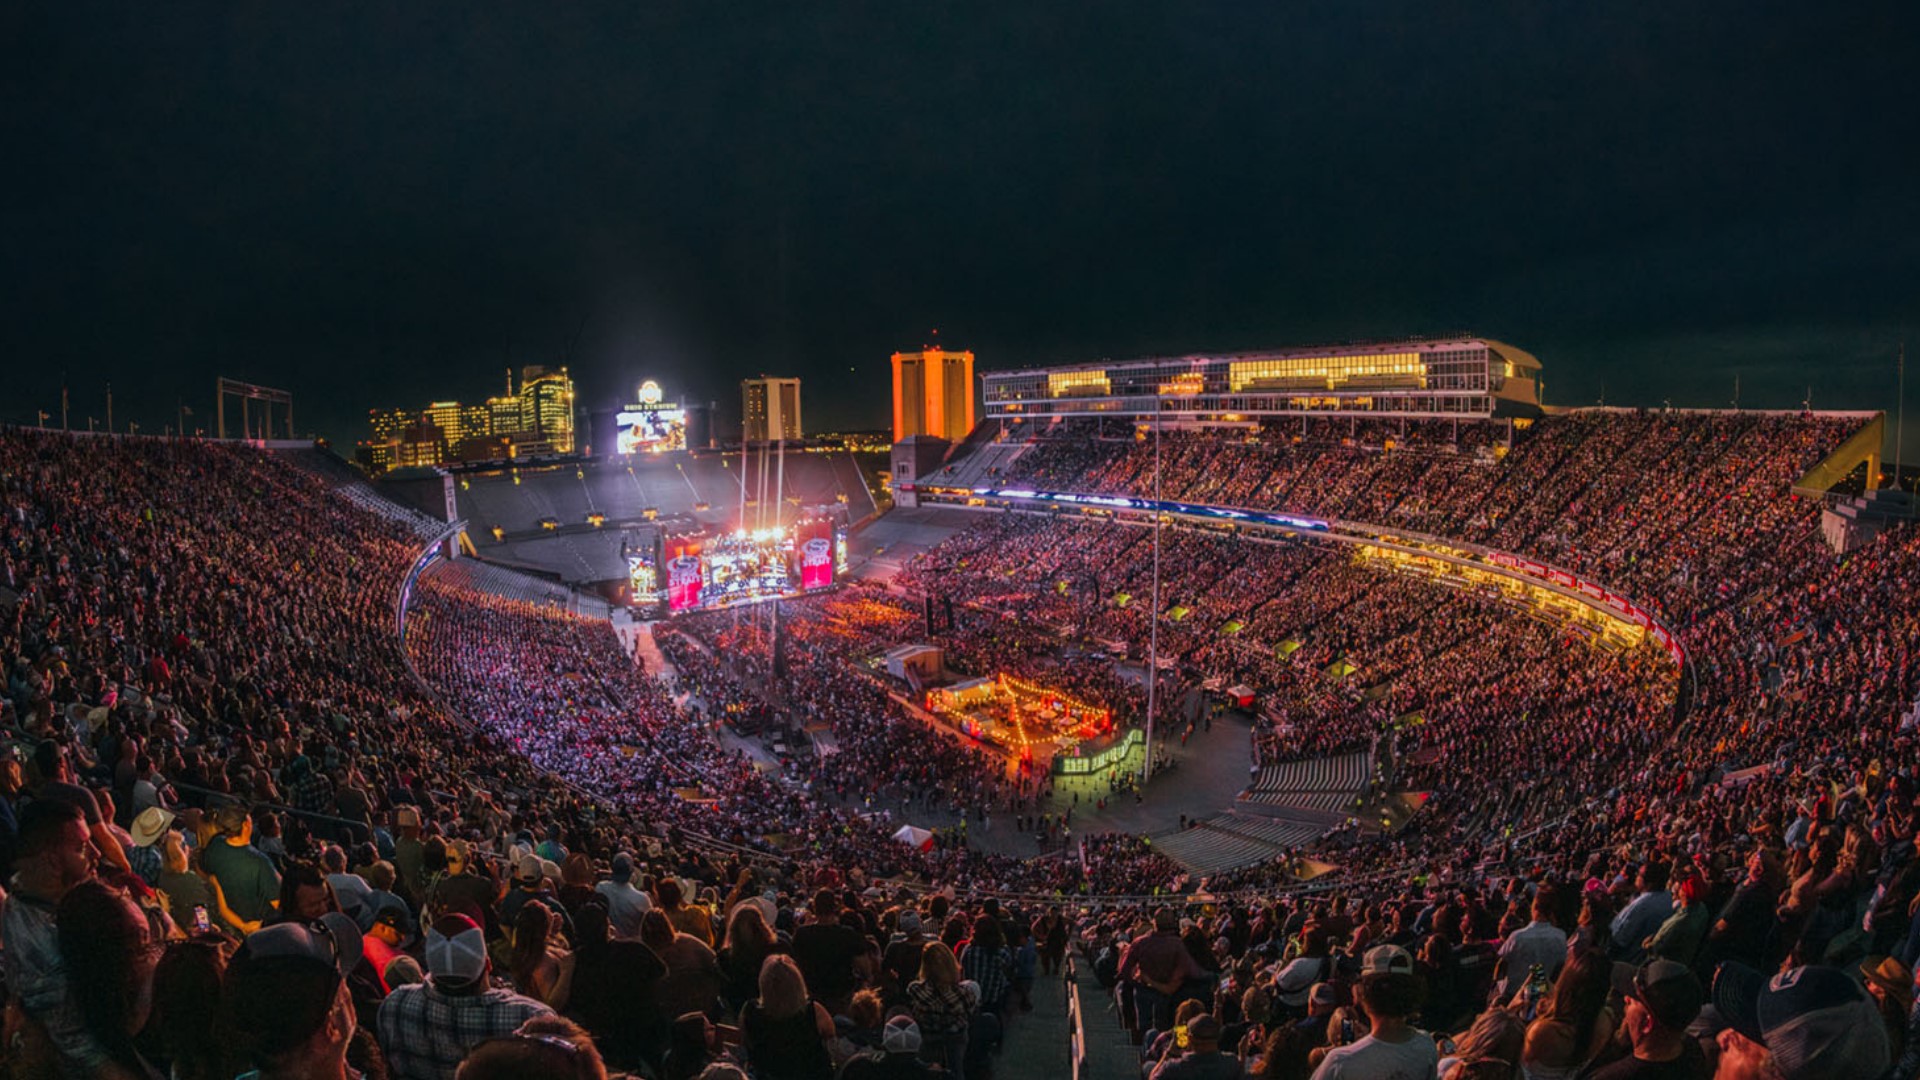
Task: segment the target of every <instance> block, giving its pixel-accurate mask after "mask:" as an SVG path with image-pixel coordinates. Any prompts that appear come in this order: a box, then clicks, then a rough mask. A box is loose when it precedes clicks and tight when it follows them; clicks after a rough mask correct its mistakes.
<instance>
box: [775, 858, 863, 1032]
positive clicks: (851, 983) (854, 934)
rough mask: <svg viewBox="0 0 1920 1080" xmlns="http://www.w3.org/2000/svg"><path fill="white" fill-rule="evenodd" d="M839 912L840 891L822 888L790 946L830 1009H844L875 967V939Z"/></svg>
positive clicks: (815, 991)
mask: <svg viewBox="0 0 1920 1080" xmlns="http://www.w3.org/2000/svg"><path fill="white" fill-rule="evenodd" d="M840 916H841V902H840V897H839V896H838V894H836V893H835V892H834V891H833V890H832V889H821V890H819V891H818V892H816V893H815V894H814V896H813V903H812V904H811V905H810V906H809V907H808V909H807V921H806V922H805V923H804V924H802V925H800V926H799V927H796V928H795V929H794V931H793V944H792V947H791V952H792V954H793V959H794V960H795V962H797V963H798V964H799V965H800V971H801V973H802V974H803V975H805V976H806V979H807V985H808V986H809V987H812V988H813V993H814V995H815V998H816V999H817V1000H818V1001H819V1002H820V1003H821V1004H822V1005H825V1006H826V1007H827V1009H828V1011H829V1013H840V1012H845V1011H846V1008H847V1003H848V1002H849V1001H851V1000H852V999H853V991H854V990H855V989H856V988H857V987H858V986H859V984H860V982H861V981H862V980H864V979H866V978H868V977H870V975H871V973H872V970H873V959H872V955H871V954H872V953H873V951H874V945H873V942H872V941H871V940H869V939H868V938H867V936H866V935H865V934H863V933H861V932H860V931H859V930H856V929H855V928H853V927H851V926H848V925H846V924H844V923H843V922H842V921H841V917H840Z"/></svg>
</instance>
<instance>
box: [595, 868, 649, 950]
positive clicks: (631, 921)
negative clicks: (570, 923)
mask: <svg viewBox="0 0 1920 1080" xmlns="http://www.w3.org/2000/svg"><path fill="white" fill-rule="evenodd" d="M593 888H594V891H595V892H597V893H599V894H600V896H601V898H602V899H604V900H605V901H606V904H607V919H608V921H609V923H610V924H611V925H612V927H613V936H614V937H616V938H619V939H620V940H622V941H638V940H639V939H640V917H641V916H643V915H645V914H646V913H647V912H648V911H650V910H652V909H653V900H652V898H651V897H649V896H647V894H646V892H645V891H643V890H641V889H638V888H635V887H634V884H633V855H632V853H631V852H626V851H622V852H620V853H618V854H616V855H615V856H614V857H613V869H612V871H611V872H610V873H609V874H608V875H607V877H606V878H605V879H604V880H602V881H600V882H599V883H598V884H596V885H594V887H593Z"/></svg>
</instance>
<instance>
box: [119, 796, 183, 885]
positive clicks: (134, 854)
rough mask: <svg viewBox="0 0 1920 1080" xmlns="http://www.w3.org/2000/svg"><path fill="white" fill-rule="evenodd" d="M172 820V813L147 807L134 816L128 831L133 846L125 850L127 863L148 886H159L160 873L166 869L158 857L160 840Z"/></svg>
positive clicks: (171, 823)
mask: <svg viewBox="0 0 1920 1080" xmlns="http://www.w3.org/2000/svg"><path fill="white" fill-rule="evenodd" d="M173 818H174V814H173V811H171V810H164V809H162V808H160V807H158V806H149V807H147V808H146V809H145V810H142V811H140V813H138V814H136V815H135V816H134V819H133V828H132V829H131V830H129V835H131V836H132V837H133V846H132V847H130V848H128V849H127V861H128V862H129V863H132V864H133V872H134V873H136V874H139V875H140V880H142V881H144V882H146V883H147V884H148V885H154V886H157V885H159V884H160V872H161V871H162V870H165V869H166V860H164V859H162V858H161V856H160V838H161V837H162V836H164V835H166V832H167V830H168V829H170V828H172V827H173Z"/></svg>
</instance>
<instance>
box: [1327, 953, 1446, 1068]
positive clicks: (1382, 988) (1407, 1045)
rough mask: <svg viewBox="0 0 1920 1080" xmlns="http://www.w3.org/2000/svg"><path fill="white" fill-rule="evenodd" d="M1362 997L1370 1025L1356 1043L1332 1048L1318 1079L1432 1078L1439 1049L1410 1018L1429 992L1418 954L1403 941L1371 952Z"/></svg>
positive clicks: (1362, 974) (1366, 961)
mask: <svg viewBox="0 0 1920 1080" xmlns="http://www.w3.org/2000/svg"><path fill="white" fill-rule="evenodd" d="M1357 996H1358V998H1359V1001H1360V1006H1361V1008H1363V1009H1365V1010H1366V1013H1367V1019H1368V1021H1370V1023H1371V1028H1370V1029H1369V1030H1368V1032H1367V1034H1366V1035H1365V1036H1364V1037H1362V1038H1361V1039H1359V1040H1358V1041H1357V1042H1353V1043H1349V1044H1348V1045H1346V1046H1342V1047H1339V1048H1337V1049H1335V1050H1332V1051H1330V1052H1329V1053H1328V1054H1327V1056H1326V1057H1325V1058H1324V1059H1322V1060H1321V1062H1320V1067H1319V1068H1318V1069H1316V1070H1314V1073H1313V1080H1432V1077H1433V1076H1434V1075H1435V1073H1436V1072H1437V1071H1438V1069H1439V1067H1440V1049H1439V1047H1437V1046H1435V1045H1434V1042H1433V1039H1432V1038H1431V1037H1430V1036H1428V1035H1427V1033H1426V1032H1424V1031H1421V1030H1419V1029H1418V1028H1415V1027H1414V1026H1413V1025H1412V1024H1410V1023H1408V1022H1407V1019H1408V1018H1409V1017H1411V1016H1412V1015H1413V1014H1414V1013H1415V1012H1417V1011H1418V1010H1419V1008H1420V1001H1421V999H1422V998H1423V997H1424V996H1425V988H1424V987H1422V986H1421V984H1420V978H1419V976H1417V975H1415V974H1414V973H1413V956H1412V955H1411V954H1409V953H1408V952H1407V950H1405V949H1403V948H1401V947H1399V946H1398V945H1380V946H1377V947H1375V948H1372V949H1369V950H1367V955H1366V957H1365V958H1364V959H1363V960H1362V961H1361V964H1360V987H1359V994H1358V995H1357Z"/></svg>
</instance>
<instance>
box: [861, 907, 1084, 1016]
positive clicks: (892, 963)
mask: <svg viewBox="0 0 1920 1080" xmlns="http://www.w3.org/2000/svg"><path fill="white" fill-rule="evenodd" d="M894 926H895V932H894V934H893V937H892V938H891V939H890V940H889V941H888V942H887V947H886V950H885V951H884V952H883V953H882V954H881V957H880V985H881V988H882V990H883V991H884V993H885V995H886V1000H887V1001H888V1003H889V1004H897V1003H899V1002H900V1001H901V1000H903V999H904V998H905V996H906V992H907V984H908V983H910V982H912V981H913V980H914V977H915V976H917V975H918V974H920V954H921V952H923V951H925V949H926V947H927V935H926V934H925V933H924V932H923V926H924V924H923V923H922V922H921V919H920V913H919V912H918V911H915V910H914V909H912V908H904V909H902V910H901V912H900V916H899V919H898V920H897V921H896V922H895V924H894ZM1063 947H1064V946H1063ZM915 1034H916V1036H917V1035H918V1031H917V1030H916V1032H915Z"/></svg>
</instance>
